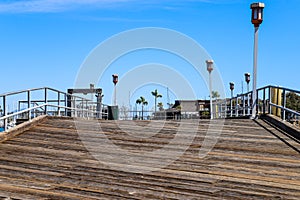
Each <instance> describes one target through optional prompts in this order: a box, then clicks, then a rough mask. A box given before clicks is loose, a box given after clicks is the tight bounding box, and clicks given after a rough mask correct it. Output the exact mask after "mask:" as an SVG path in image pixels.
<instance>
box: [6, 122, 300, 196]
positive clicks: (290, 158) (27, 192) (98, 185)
mask: <svg viewBox="0 0 300 200" xmlns="http://www.w3.org/2000/svg"><path fill="white" fill-rule="evenodd" d="M79 123H81V125H83V126H86V127H89V126H92V125H93V121H80V122H79ZM100 123H101V127H102V128H103V131H105V133H106V135H107V136H108V137H109V138H110V140H112V141H113V142H114V144H115V145H118V146H119V147H121V148H123V149H125V150H127V151H145V152H147V151H151V150H153V149H157V148H162V147H164V145H166V144H168V142H169V141H170V139H172V138H173V137H174V134H176V130H177V127H178V123H179V122H176V121H168V122H166V123H165V124H164V128H163V129H162V130H161V131H160V132H159V133H158V134H156V135H154V136H152V137H150V138H134V137H133V136H130V135H129V134H126V133H124V132H122V130H120V129H119V128H118V126H117V125H116V124H115V123H114V122H113V121H101V122H100ZM119 123H122V124H123V125H124V126H126V125H127V124H126V123H128V122H126V121H120V122H119ZM136 123H139V125H140V126H143V125H146V124H147V123H148V122H146V121H138V122H136ZM154 123H163V122H159V121H156V122H154ZM182 123H188V122H182ZM208 123H209V121H208V120H201V121H200V123H199V129H198V132H197V135H196V137H195V138H194V140H193V143H192V144H191V145H190V147H189V148H188V150H187V151H186V152H185V153H184V155H182V156H181V157H180V158H179V159H177V160H176V161H175V162H173V163H172V164H170V165H168V166H166V167H163V168H162V169H159V170H158V171H153V172H149V173H138V172H136V173H135V172H129V171H126V170H125V171H122V166H121V165H120V170H117V169H115V168H110V167H109V166H106V165H103V164H101V163H99V161H98V160H96V159H95V158H94V157H93V156H92V155H91V154H90V153H89V151H88V150H87V149H86V148H85V146H84V144H83V143H82V141H81V140H80V137H79V136H78V133H77V131H76V128H75V125H74V121H73V120H72V119H71V118H55V117H47V118H45V119H43V120H42V121H41V122H40V123H39V124H37V125H35V126H33V127H31V128H30V129H29V130H27V131H25V132H24V133H22V134H20V135H18V136H16V137H14V138H11V139H9V140H6V141H3V142H1V143H0V199H300V153H299V152H300V144H299V141H297V140H293V139H291V138H290V137H289V136H287V135H285V133H284V132H281V131H280V130H277V129H276V128H274V127H272V126H271V125H269V124H268V123H266V122H264V121H262V120H257V121H253V120H246V119H243V120H241V119H239V120H234V119H231V120H226V121H225V124H224V127H223V131H222V134H221V136H220V138H219V140H218V142H217V144H216V145H215V147H214V148H213V150H212V151H211V152H210V153H209V154H208V156H206V157H205V158H203V159H202V158H199V149H200V146H201V143H202V141H203V139H204V137H205V134H206V131H207V128H208ZM127 126H128V129H129V130H130V124H128V125H127ZM187 132H188V131H187ZM88 134H89V136H90V137H91V138H93V135H95V137H96V136H97V134H98V132H97V131H96V130H94V131H93V130H92V131H91V130H89V133H88ZM145 134H148V133H145ZM177 145H180V144H177ZM172 148H174V151H175V150H176V148H177V147H176V145H174V146H172ZM103 153H106V154H109V153H110V152H107V151H105V149H103ZM112 156H113V155H112ZM145 156H147V153H145ZM141 159H143V158H141ZM158 159H159V155H158ZM162 159H163V158H162ZM132 165H133V166H134V163H133V164H132ZM135 167H139V166H135Z"/></svg>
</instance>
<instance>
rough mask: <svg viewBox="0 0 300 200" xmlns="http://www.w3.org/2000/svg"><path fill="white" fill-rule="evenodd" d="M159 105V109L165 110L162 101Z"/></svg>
mask: <svg viewBox="0 0 300 200" xmlns="http://www.w3.org/2000/svg"><path fill="white" fill-rule="evenodd" d="M157 107H158V109H159V111H163V110H164V104H163V103H162V102H159V103H158V104H157Z"/></svg>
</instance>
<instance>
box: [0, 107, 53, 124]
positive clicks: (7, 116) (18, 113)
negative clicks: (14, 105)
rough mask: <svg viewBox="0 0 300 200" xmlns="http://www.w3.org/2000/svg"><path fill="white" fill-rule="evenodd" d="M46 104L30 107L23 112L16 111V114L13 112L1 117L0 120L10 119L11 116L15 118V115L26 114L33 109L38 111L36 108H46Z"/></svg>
mask: <svg viewBox="0 0 300 200" xmlns="http://www.w3.org/2000/svg"><path fill="white" fill-rule="evenodd" d="M47 105H48V104H42V105H39V106H34V107H31V108H27V109H24V110H21V111H18V112H15V113H12V114H9V115H5V116H3V117H0V120H5V119H7V118H10V117H13V116H16V115H20V114H22V113H26V112H29V111H31V110H35V109H38V108H41V107H45V106H47Z"/></svg>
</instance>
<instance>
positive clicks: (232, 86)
mask: <svg viewBox="0 0 300 200" xmlns="http://www.w3.org/2000/svg"><path fill="white" fill-rule="evenodd" d="M229 87H230V90H231V99H230V117H232V99H233V90H234V82H230V83H229Z"/></svg>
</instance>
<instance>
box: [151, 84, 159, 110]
mask: <svg viewBox="0 0 300 200" xmlns="http://www.w3.org/2000/svg"><path fill="white" fill-rule="evenodd" d="M151 94H152V95H153V96H154V102H155V105H154V112H155V113H156V106H157V104H156V102H157V98H161V97H162V95H161V94H158V91H157V89H155V90H154V91H152V92H151Z"/></svg>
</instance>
